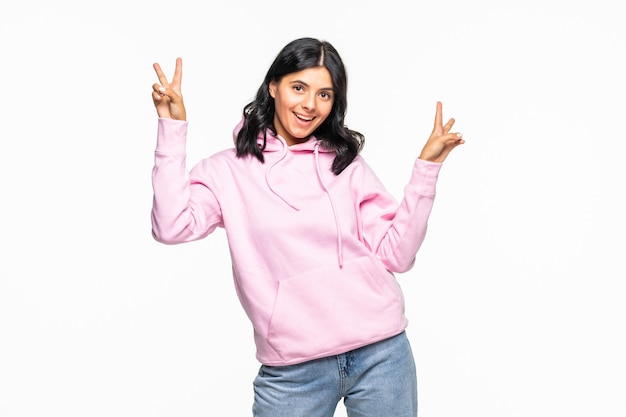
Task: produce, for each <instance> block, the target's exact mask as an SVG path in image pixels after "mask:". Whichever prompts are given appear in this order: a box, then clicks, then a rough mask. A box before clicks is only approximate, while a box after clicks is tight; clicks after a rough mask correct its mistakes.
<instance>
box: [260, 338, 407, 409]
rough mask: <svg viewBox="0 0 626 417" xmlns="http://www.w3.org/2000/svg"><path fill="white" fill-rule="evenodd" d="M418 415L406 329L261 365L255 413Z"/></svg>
mask: <svg viewBox="0 0 626 417" xmlns="http://www.w3.org/2000/svg"><path fill="white" fill-rule="evenodd" d="M342 398H343V402H344V405H345V407H346V410H347V413H348V416H349V417H416V416H417V378H416V372H415V362H414V359H413V354H412V352H411V346H410V344H409V341H408V339H407V337H406V334H405V333H404V332H402V333H400V334H399V335H397V336H394V337H391V338H389V339H386V340H383V341H380V342H376V343H373V344H371V345H368V346H365V347H362V348H359V349H355V350H352V351H349V352H346V353H343V354H341V355H336V356H330V357H326V358H322V359H316V360H312V361H309V362H304V363H301V364H296V365H290V366H265V365H262V366H261V368H260V370H259V373H258V375H257V377H256V378H255V380H254V405H253V407H252V410H253V416H254V417H333V414H334V412H335V409H336V408H337V404H338V403H339V401H341V399H342Z"/></svg>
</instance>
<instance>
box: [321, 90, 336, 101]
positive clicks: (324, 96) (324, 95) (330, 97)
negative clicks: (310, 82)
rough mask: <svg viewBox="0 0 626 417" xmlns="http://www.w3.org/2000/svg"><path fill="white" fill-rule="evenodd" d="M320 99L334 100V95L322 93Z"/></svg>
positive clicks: (326, 92)
mask: <svg viewBox="0 0 626 417" xmlns="http://www.w3.org/2000/svg"><path fill="white" fill-rule="evenodd" d="M320 97H322V99H323V100H330V99H332V98H333V95H332V94H331V93H329V92H328V91H322V92H321V93H320Z"/></svg>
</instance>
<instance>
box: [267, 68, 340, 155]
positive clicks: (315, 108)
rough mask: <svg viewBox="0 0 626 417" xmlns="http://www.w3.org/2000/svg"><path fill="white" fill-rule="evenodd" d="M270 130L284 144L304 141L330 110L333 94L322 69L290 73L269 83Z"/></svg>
mask: <svg viewBox="0 0 626 417" xmlns="http://www.w3.org/2000/svg"><path fill="white" fill-rule="evenodd" d="M269 90H270V95H271V96H272V97H273V98H274V107H275V109H276V110H275V114H274V128H276V133H278V134H279V135H280V136H281V137H282V138H283V139H285V141H286V142H287V144H288V145H294V144H296V143H302V142H305V141H306V140H307V139H308V137H309V136H310V135H311V133H313V132H314V131H315V129H317V128H318V127H319V125H321V124H322V123H323V122H324V120H326V118H327V117H328V115H329V114H330V111H331V110H332V108H333V101H334V99H335V95H334V92H333V83H332V79H331V77H330V73H329V72H328V70H327V69H326V68H325V67H313V68H307V69H305V70H302V71H298V72H292V73H291V74H287V75H285V76H283V77H282V79H281V80H280V81H278V82H277V81H272V82H271V83H270V88H269Z"/></svg>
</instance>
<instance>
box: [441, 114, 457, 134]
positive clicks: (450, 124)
mask: <svg viewBox="0 0 626 417" xmlns="http://www.w3.org/2000/svg"><path fill="white" fill-rule="evenodd" d="M454 122H456V120H454V118H451V119H450V120H448V123H446V125H445V126H444V127H443V133H448V132H449V131H450V129H452V126H454Z"/></svg>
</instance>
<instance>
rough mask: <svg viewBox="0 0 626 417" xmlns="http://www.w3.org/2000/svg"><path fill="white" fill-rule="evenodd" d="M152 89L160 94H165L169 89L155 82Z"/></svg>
mask: <svg viewBox="0 0 626 417" xmlns="http://www.w3.org/2000/svg"><path fill="white" fill-rule="evenodd" d="M152 90H154V92H156V93H158V94H160V95H163V94H164V93H165V91H166V90H167V89H166V88H165V87H163V86H162V85H161V84H159V83H154V84H152Z"/></svg>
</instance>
